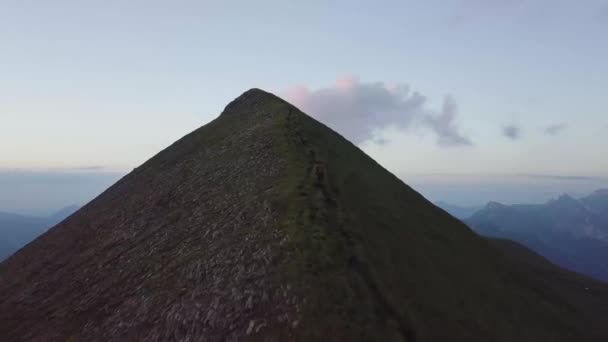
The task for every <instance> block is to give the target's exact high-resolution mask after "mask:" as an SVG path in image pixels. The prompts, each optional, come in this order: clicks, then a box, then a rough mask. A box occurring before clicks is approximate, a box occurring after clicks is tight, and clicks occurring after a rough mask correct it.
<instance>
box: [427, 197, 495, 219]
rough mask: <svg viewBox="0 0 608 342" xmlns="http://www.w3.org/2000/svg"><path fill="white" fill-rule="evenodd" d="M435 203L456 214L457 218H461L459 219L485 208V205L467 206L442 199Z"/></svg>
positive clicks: (453, 214)
mask: <svg viewBox="0 0 608 342" xmlns="http://www.w3.org/2000/svg"><path fill="white" fill-rule="evenodd" d="M435 205H436V206H438V207H439V208H441V209H443V210H445V211H447V212H448V213H449V214H450V215H452V216H454V217H455V218H459V219H466V218H468V217H470V216H471V215H473V214H475V213H476V212H478V211H479V210H481V209H482V208H483V206H477V207H475V206H471V207H465V206H460V205H456V204H451V203H447V202H442V201H439V202H435Z"/></svg>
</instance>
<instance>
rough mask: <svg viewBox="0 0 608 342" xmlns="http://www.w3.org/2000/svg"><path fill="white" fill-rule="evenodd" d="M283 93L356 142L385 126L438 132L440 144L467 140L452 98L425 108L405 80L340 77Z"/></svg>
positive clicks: (421, 98)
mask: <svg viewBox="0 0 608 342" xmlns="http://www.w3.org/2000/svg"><path fill="white" fill-rule="evenodd" d="M282 95H283V96H284V97H285V98H286V99H287V100H288V101H290V102H291V103H293V104H294V105H296V106H297V107H299V108H300V109H301V110H303V111H304V112H306V113H308V114H310V115H312V116H313V117H315V118H317V119H318V120H320V121H321V122H323V123H325V124H326V125H328V126H330V127H331V128H333V129H335V130H337V131H338V132H340V133H341V134H343V135H344V136H345V137H347V138H348V139H350V140H351V141H353V142H354V143H356V144H358V143H362V142H364V141H366V140H370V139H374V133H375V132H377V131H379V130H383V129H386V128H397V129H399V130H401V131H404V132H405V131H408V130H412V129H415V128H420V127H424V128H426V129H430V130H431V131H433V132H434V133H435V134H436V135H437V143H438V144H439V145H440V146H467V145H472V142H471V140H470V139H468V138H467V137H465V136H463V135H462V134H461V133H460V132H459V130H458V126H457V124H456V116H457V105H456V103H455V101H454V100H453V99H452V98H450V97H446V98H445V99H444V102H443V106H442V108H441V109H440V110H438V111H434V110H431V109H428V108H427V106H426V103H427V99H426V97H425V96H423V95H422V94H420V93H418V92H412V91H410V89H409V87H408V86H407V85H405V84H385V83H384V82H375V83H363V82H360V81H359V80H358V79H357V78H355V77H345V78H341V79H338V80H337V81H336V82H335V83H334V84H333V85H331V86H328V87H325V88H320V89H317V90H310V89H308V88H306V87H296V88H292V89H289V90H288V91H286V92H285V93H284V94H282Z"/></svg>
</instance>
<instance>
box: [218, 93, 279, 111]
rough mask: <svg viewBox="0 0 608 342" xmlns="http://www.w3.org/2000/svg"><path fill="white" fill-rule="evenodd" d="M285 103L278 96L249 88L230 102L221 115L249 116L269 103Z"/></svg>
mask: <svg viewBox="0 0 608 342" xmlns="http://www.w3.org/2000/svg"><path fill="white" fill-rule="evenodd" d="M278 101H280V102H285V101H283V100H282V99H281V98H279V97H278V96H276V95H274V94H272V93H269V92H266V91H264V90H262V89H259V88H251V89H249V90H247V91H245V92H244V93H243V94H241V95H240V96H239V97H237V98H236V99H234V100H233V101H231V102H230V103H229V104H228V105H227V106H226V108H225V109H224V111H223V112H222V115H237V113H238V115H243V114H251V113H253V112H255V111H256V110H257V109H259V108H260V107H263V106H264V105H266V104H268V103H269V102H278Z"/></svg>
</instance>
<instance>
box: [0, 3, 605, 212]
mask: <svg viewBox="0 0 608 342" xmlns="http://www.w3.org/2000/svg"><path fill="white" fill-rule="evenodd" d="M328 3H329V2H328V1H264V0H258V1H168V0H167V1H157V0H146V1H143V0H131V1H112V0H110V1H108V0H106V1H85V0H73V1H68V0H55V1H43V0H39V1H28V0H0V169H20V170H24V169H25V170H32V169H34V170H37V171H40V170H48V169H53V171H54V172H55V171H57V170H64V169H73V168H83V167H84V168H90V167H96V169H99V168H103V169H107V170H118V171H121V172H124V171H127V170H130V169H131V168H133V167H135V166H137V165H139V164H140V163H141V162H143V161H145V160H146V159H147V158H149V157H151V156H152V155H153V154H155V153H156V152H157V151H159V150H160V149H162V148H164V147H165V146H167V145H168V144H170V143H171V142H172V141H174V140H176V139H178V138H179V137H181V136H183V135H184V134H186V133H188V132H189V131H191V130H193V129H195V128H196V127H198V126H200V125H202V124H204V123H206V122H208V121H209V120H211V119H212V118H214V117H215V116H217V115H218V114H219V113H220V112H221V110H222V109H223V107H224V106H225V105H226V104H227V103H228V102H229V101H230V100H231V99H233V98H234V97H236V96H238V95H239V94H240V93H242V92H243V91H244V90H246V89H248V88H251V87H260V88H263V89H265V90H268V91H272V92H275V93H280V94H285V93H286V92H287V91H288V90H289V89H291V88H292V87H295V86H300V87H305V88H307V89H308V90H310V91H312V92H314V91H316V90H318V89H326V88H331V87H332V85H333V84H334V83H335V80H336V79H338V78H341V77H344V76H347V75H352V76H356V77H358V80H359V82H361V83H362V84H368V83H372V82H384V83H385V84H386V85H390V84H393V83H398V84H405V85H408V86H409V87H410V89H412V90H413V91H417V92H419V93H421V94H422V95H424V96H425V97H426V99H427V102H426V108H428V110H430V111H435V112H439V111H440V110H441V106H442V102H443V99H444V97H445V96H451V97H452V98H453V101H454V102H455V103H456V104H457V107H458V112H457V116H456V119H455V121H454V123H455V124H457V128H458V131H459V132H460V133H461V134H462V135H463V136H464V137H466V138H467V139H469V140H470V141H471V142H472V145H467V146H451V147H446V146H440V145H438V144H437V143H436V137H435V135H434V133H433V132H431V131H430V130H429V129H428V127H427V128H424V127H418V128H416V127H408V129H405V130H403V129H394V127H385V128H382V129H381V130H379V131H378V132H377V134H378V135H379V136H381V137H382V139H380V140H376V141H375V142H374V141H371V140H370V141H364V142H361V143H360V145H361V146H362V147H363V148H364V150H366V151H367V152H368V153H370V154H371V155H372V156H373V157H374V158H376V159H377V160H378V161H379V162H380V163H382V164H383V165H385V166H386V167H387V168H389V169H390V170H391V171H393V172H394V173H396V174H398V175H399V176H401V177H402V178H404V179H405V180H406V181H407V180H408V179H414V178H416V177H426V176H428V175H434V174H441V175H444V176H445V175H447V177H454V178H453V179H461V178H462V177H471V176H472V175H473V176H474V175H479V176H480V177H505V176H514V175H521V174H537V175H551V176H556V175H557V176H585V177H595V178H598V177H599V178H600V179H601V177H608V158H606V157H605V154H606V153H605V147H606V146H608V135H607V134H606V131H607V130H608V107H607V105H606V89H608V43H606V41H607V38H606V37H608V1H606V0H583V1H566V0H561V1H560V0H553V1H549V0H536V1H533V0H442V1H438V0H435V1H365V2H362V1H331V4H328ZM313 114H314V113H313ZM552 125H561V126H560V127H564V128H563V129H562V130H559V131H558V132H557V133H556V134H554V135H550V134H547V133H546V132H545V129H546V128H547V127H549V126H552ZM507 126H514V127H516V128H517V129H518V131H519V132H520V136H519V138H518V139H510V138H508V137H506V136H505V135H503V134H502V133H503V129H504V128H505V127H507ZM337 128H339V127H337ZM379 142H381V143H379ZM97 171H98V170H97ZM444 176H442V177H444ZM595 178H594V179H595ZM601 182H603V181H600V183H601ZM523 183H526V182H523ZM0 209H1V208H0Z"/></svg>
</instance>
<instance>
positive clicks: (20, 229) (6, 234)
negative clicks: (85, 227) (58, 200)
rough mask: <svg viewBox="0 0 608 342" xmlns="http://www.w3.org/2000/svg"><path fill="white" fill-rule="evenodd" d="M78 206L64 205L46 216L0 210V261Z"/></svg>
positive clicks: (68, 214)
mask: <svg viewBox="0 0 608 342" xmlns="http://www.w3.org/2000/svg"><path fill="white" fill-rule="evenodd" d="M78 208H79V207H78V206H69V207H65V208H63V209H61V210H59V211H58V212H56V213H54V214H53V215H51V216H48V217H36V216H25V215H18V214H12V213H5V212H0V261H1V260H4V259H6V258H7V257H8V256H10V255H11V254H13V253H15V252H16V251H17V250H18V249H19V248H21V247H23V246H25V245H26V244H27V243H29V242H30V241H32V240H34V239H35V238H36V237H37V236H39V235H40V234H42V233H44V232H45V231H46V230H47V229H49V228H50V227H52V226H54V225H56V224H57V223H59V222H61V221H63V220H64V219H65V218H66V217H68V216H70V215H71V214H72V213H74V212H75V211H76V210H78Z"/></svg>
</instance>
